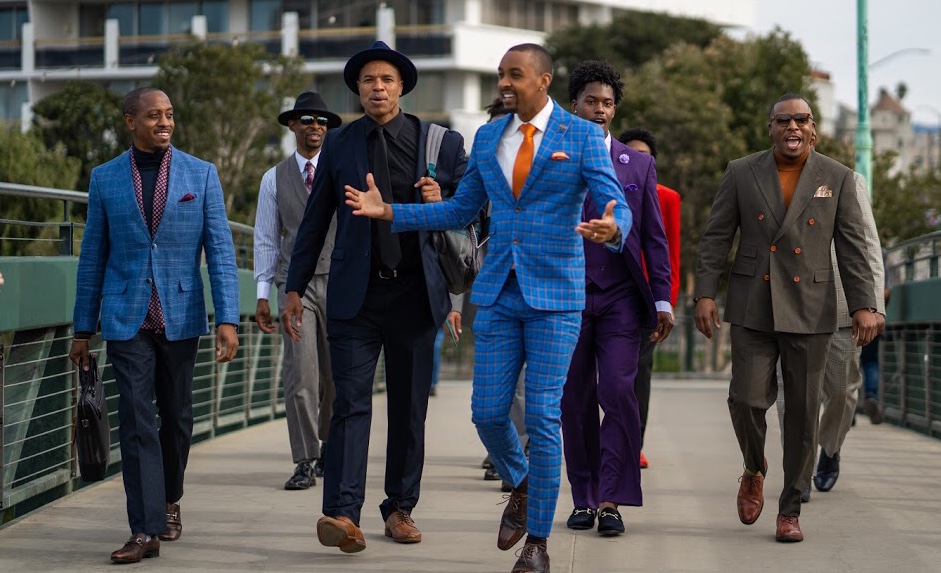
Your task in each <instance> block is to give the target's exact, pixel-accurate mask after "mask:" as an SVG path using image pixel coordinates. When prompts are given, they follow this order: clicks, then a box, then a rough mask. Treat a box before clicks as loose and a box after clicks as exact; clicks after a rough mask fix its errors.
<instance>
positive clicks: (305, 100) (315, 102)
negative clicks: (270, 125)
mask: <svg viewBox="0 0 941 573" xmlns="http://www.w3.org/2000/svg"><path fill="white" fill-rule="evenodd" d="M302 115H313V116H321V117H325V118H327V127H328V128H330V129H333V128H334V127H340V125H341V124H342V123H343V120H342V119H340V116H338V115H337V114H335V113H333V112H331V111H327V104H325V103H324V101H323V98H322V97H320V94H319V93H317V92H304V93H302V94H301V95H299V96H297V99H296V100H294V109H289V110H287V111H284V112H281V115H279V116H278V123H280V124H281V125H287V124H288V122H289V121H291V120H292V119H297V118H299V117H301V116H302Z"/></svg>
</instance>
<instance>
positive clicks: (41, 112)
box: [33, 81, 130, 191]
mask: <svg viewBox="0 0 941 573" xmlns="http://www.w3.org/2000/svg"><path fill="white" fill-rule="evenodd" d="M33 113H34V118H33V129H34V130H35V131H36V132H37V133H38V134H39V137H40V138H41V139H42V141H43V142H44V143H45V144H46V147H49V148H50V149H52V148H55V147H56V146H57V145H62V146H64V149H65V152H66V154H67V155H68V156H69V157H74V158H76V159H78V161H79V162H80V165H81V167H80V169H81V170H80V173H79V178H78V181H77V182H75V183H74V187H72V186H70V187H67V189H70V190H71V189H76V190H79V191H88V182H89V181H90V179H91V170H92V169H93V168H95V167H96V166H98V165H101V164H102V163H104V162H106V161H109V160H110V159H112V158H114V157H115V156H117V155H118V154H119V153H121V151H123V150H124V149H127V147H128V146H129V145H130V137H129V136H128V134H127V130H126V129H124V114H122V113H121V96H120V95H118V94H116V93H114V92H112V91H111V90H109V89H108V88H106V87H104V86H101V85H99V84H96V83H94V82H89V81H72V82H69V83H67V84H66V85H65V89H63V90H62V91H60V92H57V93H55V94H52V95H50V96H48V97H45V98H43V99H42V100H40V101H39V102H37V103H36V104H35V105H34V106H33ZM52 186H53V187H60V188H62V187H63V184H62V183H57V184H53V185H52Z"/></svg>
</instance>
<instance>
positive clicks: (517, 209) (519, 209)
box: [514, 207, 523, 213]
mask: <svg viewBox="0 0 941 573" xmlns="http://www.w3.org/2000/svg"><path fill="white" fill-rule="evenodd" d="M522 210H523V209H522V208H520V207H517V208H516V209H514V211H516V212H517V213H519V212H520V211H522Z"/></svg>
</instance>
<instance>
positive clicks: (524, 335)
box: [471, 275, 581, 537]
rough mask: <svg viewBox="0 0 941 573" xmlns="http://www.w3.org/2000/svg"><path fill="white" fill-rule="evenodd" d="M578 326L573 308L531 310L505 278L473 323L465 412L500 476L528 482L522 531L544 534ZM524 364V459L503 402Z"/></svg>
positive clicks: (558, 467) (554, 497) (555, 489)
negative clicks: (564, 389)
mask: <svg viewBox="0 0 941 573" xmlns="http://www.w3.org/2000/svg"><path fill="white" fill-rule="evenodd" d="M580 327H581V312H579V311H544V310H535V309H533V308H532V307H530V306H529V305H528V304H526V301H525V300H524V298H523V294H522V293H521V291H520V288H519V284H518V283H517V282H516V278H515V277H514V276H513V275H511V276H510V278H509V279H508V280H507V282H506V284H504V286H503V289H502V291H501V293H500V295H499V296H498V298H497V300H496V302H495V303H494V304H493V305H491V306H482V307H480V308H479V309H478V311H477V317H476V318H475V320H474V346H475V350H474V352H475V361H474V391H473V397H472V398H471V412H472V415H473V421H474V425H475V426H476V427H477V433H478V435H479V436H480V441H481V442H483V444H484V446H485V447H486V448H487V452H488V453H489V454H490V458H491V460H493V464H494V466H496V468H497V471H499V472H500V475H501V476H503V477H504V479H506V480H507V481H508V482H510V483H512V484H513V485H519V483H520V482H522V481H523V478H525V477H527V476H528V478H529V480H528V483H529V486H528V493H529V501H528V516H527V531H528V532H529V534H530V535H534V536H536V537H549V532H550V531H551V530H552V519H553V516H554V515H555V506H556V502H557V501H558V498H559V481H560V480H561V477H562V430H561V428H562V421H561V400H562V387H563V386H564V385H565V378H566V375H567V374H568V369H569V362H570V361H571V359H572V353H573V352H574V351H575V345H576V344H577V342H578V333H579V329H580ZM524 361H525V362H526V380H525V384H526V430H527V432H528V433H529V460H528V462H527V460H526V455H525V454H524V452H523V447H522V445H521V444H520V441H519V437H518V436H517V433H516V430H515V429H514V428H513V424H512V423H511V422H510V406H511V404H512V403H513V394H514V391H515V389H516V382H517V379H518V377H519V373H520V369H521V368H522V366H523V362H524Z"/></svg>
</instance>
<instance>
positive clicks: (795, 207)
mask: <svg viewBox="0 0 941 573" xmlns="http://www.w3.org/2000/svg"><path fill="white" fill-rule="evenodd" d="M819 167H820V165H819V162H818V161H817V158H816V157H815V153H814V152H813V151H811V152H810V155H809V156H808V157H807V163H805V164H804V169H802V170H801V176H800V179H798V180H797V187H796V188H795V189H794V195H793V196H792V197H791V206H790V207H788V209H787V215H785V216H784V222H783V223H781V227H780V228H779V229H778V233H777V236H776V237H775V240H778V238H780V236H781V235H782V234H783V233H784V229H786V228H787V227H788V226H789V225H791V224H793V223H794V221H796V220H797V218H798V217H799V216H800V214H801V213H803V212H804V209H806V208H807V204H808V203H810V200H811V199H813V196H814V192H815V191H816V189H817V184H818V181H819V182H821V183H822V181H823V174H822V173H820V171H819ZM782 201H783V199H782Z"/></svg>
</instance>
